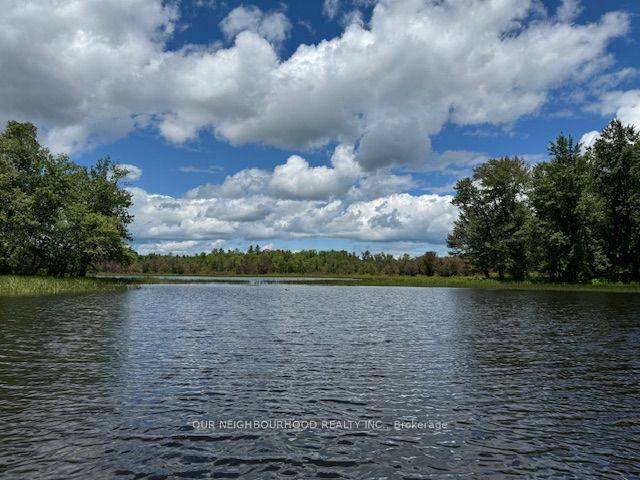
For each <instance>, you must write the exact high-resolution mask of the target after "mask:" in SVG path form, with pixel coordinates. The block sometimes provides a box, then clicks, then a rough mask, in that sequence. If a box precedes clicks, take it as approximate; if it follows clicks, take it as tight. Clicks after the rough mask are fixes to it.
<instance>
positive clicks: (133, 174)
mask: <svg viewBox="0 0 640 480" xmlns="http://www.w3.org/2000/svg"><path fill="white" fill-rule="evenodd" d="M116 167H117V168H118V169H119V170H126V171H127V175H126V176H125V177H124V179H125V180H128V181H130V182H135V181H136V180H140V177H142V169H141V168H140V167H137V166H135V165H131V164H130V163H118V164H117V165H116Z"/></svg>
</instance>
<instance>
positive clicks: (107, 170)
mask: <svg viewBox="0 0 640 480" xmlns="http://www.w3.org/2000/svg"><path fill="white" fill-rule="evenodd" d="M125 174H126V172H124V171H122V170H119V169H118V168H116V167H115V165H114V164H113V163H111V162H110V160H109V159H104V160H101V161H99V162H98V163H97V165H96V166H95V167H92V168H89V169H88V168H85V167H81V166H79V165H77V164H75V163H73V162H71V161H70V160H69V158H68V157H66V156H65V155H59V156H54V155H52V154H51V153H50V152H49V150H47V149H46V148H44V147H42V146H40V145H39V143H38V141H37V132H36V128H35V126H34V125H32V124H30V123H18V122H9V123H8V124H7V127H6V129H5V131H4V132H2V133H1V134H0V273H5V274H6V273H15V274H23V275H33V274H37V273H40V274H47V275H53V276H65V275H73V276H84V275H85V274H86V272H87V269H88V268H89V267H90V266H91V265H93V264H95V263H96V262H102V261H107V260H112V261H117V262H126V261H127V260H128V259H129V258H130V255H131V253H130V249H129V247H128V246H127V244H126V240H128V239H129V236H128V233H127V225H128V224H129V223H130V222H131V216H130V215H129V213H128V207H129V206H130V205H131V198H130V195H129V193H128V192H126V191H125V190H123V189H121V188H120V187H119V185H118V182H119V181H120V180H121V179H122V178H123V177H124V175H125Z"/></svg>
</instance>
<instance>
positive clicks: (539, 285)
mask: <svg viewBox="0 0 640 480" xmlns="http://www.w3.org/2000/svg"><path fill="white" fill-rule="evenodd" d="M163 277H164V278H163ZM95 278H99V279H118V278H119V275H117V274H105V273H102V274H96V276H95ZM261 278H264V279H283V282H282V283H288V284H304V285H314V284H320V285H344V286H380V287H424V288H478V289H484V290H542V291H544V290H546V291H565V292H611V293H640V283H637V282H636V283H629V284H623V283H612V282H608V281H605V280H596V281H593V282H592V283H562V282H550V281H548V280H546V279H530V280H525V281H513V280H498V279H494V278H491V279H485V278H483V277H479V276H451V277H442V276H423V275H416V276H408V275H361V274H353V275H346V274H322V273H310V274H293V273H291V274H280V273H278V274H273V273H270V274H263V275H259V274H256V275H251V274H229V273H215V274H172V273H165V274H139V275H133V274H122V275H121V278H120V279H121V280H125V281H129V282H133V283H137V284H153V283H165V284H166V283H206V282H216V281H218V282H234V280H235V279H237V282H238V283H244V282H246V281H247V279H261ZM216 279H218V280H216ZM287 279H288V280H287ZM314 279H317V281H314Z"/></svg>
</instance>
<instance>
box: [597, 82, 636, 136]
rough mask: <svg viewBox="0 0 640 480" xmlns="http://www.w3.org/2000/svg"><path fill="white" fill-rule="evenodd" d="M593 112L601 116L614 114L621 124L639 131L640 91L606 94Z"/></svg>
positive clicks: (619, 91)
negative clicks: (597, 112)
mask: <svg viewBox="0 0 640 480" xmlns="http://www.w3.org/2000/svg"><path fill="white" fill-rule="evenodd" d="M595 110H597V111H599V112H600V113H601V114H603V115H611V114H614V115H615V116H616V118H618V120H620V121H621V122H622V123H624V124H626V125H633V126H635V127H636V128H638V129H640V90H627V91H621V90H618V91H612V92H607V93H605V94H604V95H603V96H602V98H601V99H600V102H599V104H598V105H596V106H595Z"/></svg>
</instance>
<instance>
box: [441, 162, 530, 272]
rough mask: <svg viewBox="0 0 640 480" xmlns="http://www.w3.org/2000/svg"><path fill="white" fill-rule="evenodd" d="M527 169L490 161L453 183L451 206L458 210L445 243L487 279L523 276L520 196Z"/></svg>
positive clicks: (525, 210) (525, 215)
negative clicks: (469, 176) (457, 216)
mask: <svg viewBox="0 0 640 480" xmlns="http://www.w3.org/2000/svg"><path fill="white" fill-rule="evenodd" d="M528 183H529V171H528V169H527V167H526V166H525V164H524V162H523V161H522V160H521V159H519V158H517V157H514V158H510V157H503V158H500V159H492V160H489V161H487V162H486V163H483V164H482V165H480V166H478V167H477V168H476V169H475V170H474V172H473V177H472V178H464V179H462V180H460V181H459V182H458V183H457V185H456V192H457V193H456V196H455V197H454V199H453V204H454V205H456V206H457V207H458V208H459V210H460V216H459V218H458V219H457V220H456V222H455V224H454V228H453V232H452V233H451V234H450V235H449V237H448V239H447V243H448V245H449V247H450V248H451V249H452V250H453V251H454V253H456V254H461V255H462V256H463V257H464V258H466V259H468V260H469V261H470V262H471V263H472V264H473V265H474V266H475V267H476V268H477V269H478V270H480V271H482V272H484V275H485V276H486V277H487V278H488V277H489V273H490V271H492V270H493V271H496V272H498V276H499V277H500V279H504V276H505V272H507V271H508V272H510V273H511V275H512V277H513V278H515V279H523V278H524V277H525V275H526V272H527V264H526V255H525V244H526V239H527V234H526V232H527V231H526V226H527V220H528V216H529V210H528V208H527V206H526V202H525V198H524V194H525V192H526V188H527V185H528Z"/></svg>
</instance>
